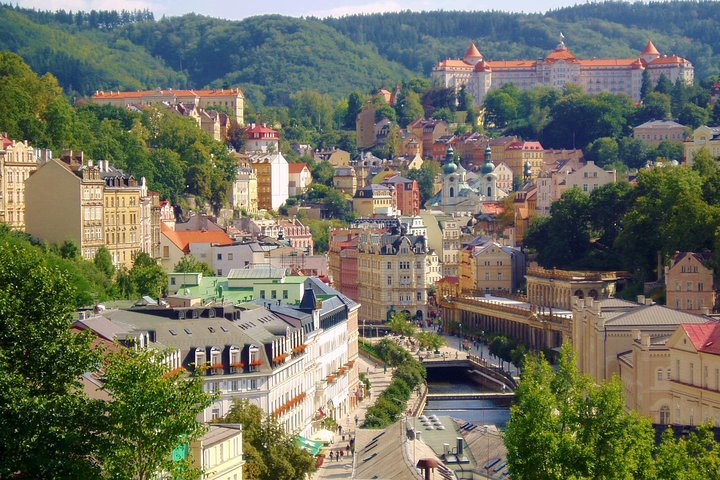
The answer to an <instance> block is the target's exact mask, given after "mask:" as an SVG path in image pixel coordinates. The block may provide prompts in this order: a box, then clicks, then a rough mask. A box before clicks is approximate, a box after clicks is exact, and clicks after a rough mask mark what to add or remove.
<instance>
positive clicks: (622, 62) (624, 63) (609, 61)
mask: <svg viewBox="0 0 720 480" xmlns="http://www.w3.org/2000/svg"><path fill="white" fill-rule="evenodd" d="M638 61H639V59H637V58H592V59H587V60H578V62H580V65H582V66H583V67H628V66H631V65H633V64H634V63H636V62H638Z"/></svg>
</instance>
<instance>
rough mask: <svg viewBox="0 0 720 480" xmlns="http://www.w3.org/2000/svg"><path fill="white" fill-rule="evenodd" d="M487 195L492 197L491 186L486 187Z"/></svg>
mask: <svg viewBox="0 0 720 480" xmlns="http://www.w3.org/2000/svg"><path fill="white" fill-rule="evenodd" d="M487 196H488V197H492V187H488V194H487Z"/></svg>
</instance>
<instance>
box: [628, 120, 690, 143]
mask: <svg viewBox="0 0 720 480" xmlns="http://www.w3.org/2000/svg"><path fill="white" fill-rule="evenodd" d="M687 130H688V128H687V127H686V126H685V125H681V124H679V123H677V122H675V121H673V120H650V121H649V122H645V123H643V124H641V125H638V126H637V127H634V128H633V138H635V139H637V140H642V141H643V142H644V143H646V144H648V145H652V146H653V147H657V146H658V145H660V142H662V141H664V140H668V141H671V142H677V143H680V142H682V141H683V140H685V133H686V131H687Z"/></svg>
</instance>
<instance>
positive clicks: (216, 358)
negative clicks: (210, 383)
mask: <svg viewBox="0 0 720 480" xmlns="http://www.w3.org/2000/svg"><path fill="white" fill-rule="evenodd" d="M210 368H211V369H212V370H213V373H222V370H223V368H224V366H223V363H222V352H221V351H220V349H219V348H218V347H212V348H211V349H210Z"/></svg>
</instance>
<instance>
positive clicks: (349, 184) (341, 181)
mask: <svg viewBox="0 0 720 480" xmlns="http://www.w3.org/2000/svg"><path fill="white" fill-rule="evenodd" d="M333 187H334V188H335V189H336V190H340V191H341V192H342V193H344V194H345V195H355V192H357V189H358V179H357V174H356V173H355V169H354V168H353V167H350V166H343V167H335V173H334V174H333Z"/></svg>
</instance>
